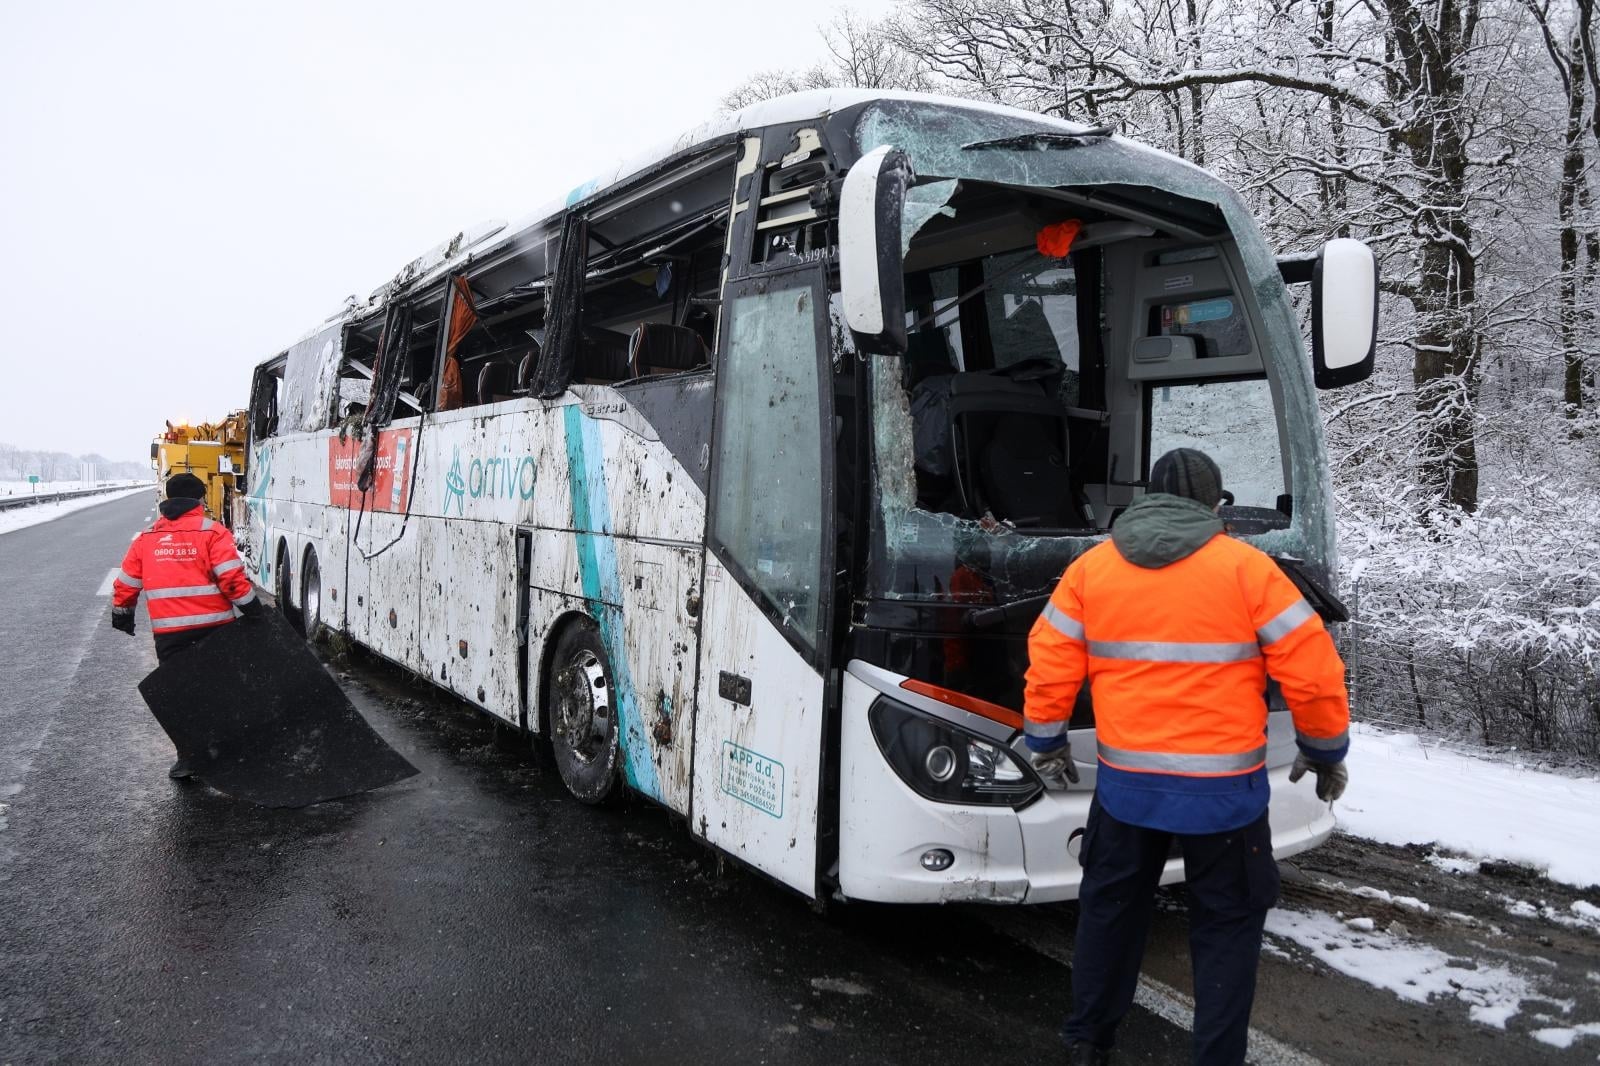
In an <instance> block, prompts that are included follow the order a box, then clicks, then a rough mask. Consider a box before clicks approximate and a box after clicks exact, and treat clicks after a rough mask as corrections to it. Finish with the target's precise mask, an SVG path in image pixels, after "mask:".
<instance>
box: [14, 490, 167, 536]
mask: <svg viewBox="0 0 1600 1066" xmlns="http://www.w3.org/2000/svg"><path fill="white" fill-rule="evenodd" d="M141 492H147V493H149V494H150V507H151V508H152V509H154V508H155V505H156V490H155V486H154V485H136V486H134V487H133V488H127V489H123V490H121V491H120V492H102V493H99V494H97V495H94V496H80V497H78V498H77V499H75V500H58V501H56V502H55V503H41V504H37V505H35V506H33V507H13V508H8V509H6V510H4V511H0V533H12V532H15V531H16V530H19V529H26V528H27V527H28V526H36V525H39V524H40V523H41V522H48V521H50V520H51V519H52V518H60V517H61V516H62V515H64V514H71V513H72V512H73V511H81V510H83V509H84V508H86V507H95V506H98V505H99V504H102V503H108V502H110V501H111V500H120V499H122V498H123V497H125V496H137V495H138V494H139V493H141Z"/></svg>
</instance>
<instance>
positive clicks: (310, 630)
mask: <svg viewBox="0 0 1600 1066" xmlns="http://www.w3.org/2000/svg"><path fill="white" fill-rule="evenodd" d="M300 617H301V618H302V619H304V621H305V627H306V639H307V640H309V641H311V643H313V644H316V643H319V642H320V641H322V639H323V638H325V637H326V636H327V635H328V628H327V626H325V625H323V624H322V567H320V566H318V565H317V550H316V549H315V548H307V549H306V562H305V565H304V566H302V567H301V568H300Z"/></svg>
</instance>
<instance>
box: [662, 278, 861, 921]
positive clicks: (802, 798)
mask: <svg viewBox="0 0 1600 1066" xmlns="http://www.w3.org/2000/svg"><path fill="white" fill-rule="evenodd" d="M723 307H724V314H725V316H726V317H725V318H724V320H723V324H722V331H721V336H722V337H723V338H724V342H723V343H722V344H721V345H719V347H720V355H719V365H718V367H717V383H716V390H717V396H716V408H717V415H716V425H715V432H714V435H713V437H712V468H711V491H710V494H709V498H708V507H709V512H710V513H709V515H708V519H707V532H706V539H707V543H708V545H709V547H710V549H711V550H710V551H709V552H708V553H707V555H706V574H705V583H704V592H703V602H702V613H701V620H700V668H699V672H698V673H699V680H698V683H697V685H698V687H697V692H696V697H697V698H696V710H695V714H696V719H695V731H694V737H695V750H694V786H693V808H692V811H691V820H692V824H693V827H694V830H695V832H697V833H698V834H700V835H701V836H703V837H704V838H705V839H706V840H707V841H709V842H710V843H712V844H714V845H716V846H717V847H719V848H722V849H723V850H725V851H727V852H729V853H730V854H732V855H734V856H736V857H737V858H739V859H741V860H742V861H744V862H747V863H749V864H750V865H751V866H754V867H756V868H757V869H760V870H762V871H764V872H765V873H767V874H769V875H771V876H772V877H774V878H776V879H778V880H779V881H782V882H784V883H785V884H788V885H791V886H792V887H794V888H796V889H799V890H800V891H801V892H803V893H805V894H806V895H807V896H813V895H815V893H816V891H817V841H818V805H819V802H820V799H821V793H822V783H823V772H824V761H823V736H824V732H823V722H824V710H825V700H826V693H827V686H826V685H825V683H824V679H825V677H826V676H827V667H828V664H827V662H826V658H827V649H828V647H829V644H830V641H829V628H830V624H831V622H830V616H831V613H832V608H833V604H832V602H831V601H832V598H833V597H832V589H833V584H832V580H831V576H830V575H832V573H833V569H834V549H833V541H834V537H833V520H832V515H831V511H832V508H831V503H830V501H831V499H832V493H833V484H832V482H833V473H832V471H833V458H832V455H833V437H834V432H833V426H834V417H833V401H832V394H831V389H832V386H831V381H832V377H831V356H830V354H829V352H830V349H829V344H828V341H827V316H826V313H825V312H826V308H827V296H826V290H825V288H824V285H823V272H822V270H821V268H820V267H818V266H807V267H802V268H800V269H797V270H791V271H786V272H784V273H781V274H774V275H768V276H765V277H760V278H753V279H749V280H745V281H740V282H735V283H731V284H730V285H729V286H728V288H727V291H726V293H725V296H724V302H723Z"/></svg>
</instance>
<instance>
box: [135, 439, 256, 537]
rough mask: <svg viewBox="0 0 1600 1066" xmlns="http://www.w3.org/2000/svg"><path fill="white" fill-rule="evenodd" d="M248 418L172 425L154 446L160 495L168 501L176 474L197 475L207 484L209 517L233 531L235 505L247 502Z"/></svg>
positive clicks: (206, 500) (153, 453)
mask: <svg viewBox="0 0 1600 1066" xmlns="http://www.w3.org/2000/svg"><path fill="white" fill-rule="evenodd" d="M245 417H246V416H245V412H243V411H234V412H231V413H230V414H229V415H228V416H227V417H226V418H224V419H223V420H222V421H220V422H201V423H200V424H199V425H195V426H191V425H190V424H189V423H188V422H179V423H178V424H177V425H173V424H172V423H171V422H168V423H167V428H166V431H165V432H164V433H162V434H161V435H160V436H158V437H156V439H155V440H153V441H151V442H150V465H151V466H153V467H154V468H155V471H156V478H157V484H158V485H159V486H161V487H159V488H157V490H156V492H157V494H158V495H160V496H161V497H162V498H163V499H165V494H166V489H165V485H166V483H167V478H169V477H171V476H172V475H173V474H193V475H194V476H195V477H197V478H199V479H200V480H201V481H204V482H205V483H206V495H205V506H206V514H207V515H208V516H210V517H211V518H214V519H216V520H217V521H219V522H221V523H222V524H223V525H225V526H227V527H228V528H229V529H232V528H233V522H234V513H233V512H234V507H235V502H234V501H236V500H242V499H243V496H242V490H243V488H244V463H245V432H246V422H245Z"/></svg>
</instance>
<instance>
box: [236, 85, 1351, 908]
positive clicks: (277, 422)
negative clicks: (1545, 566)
mask: <svg viewBox="0 0 1600 1066" xmlns="http://www.w3.org/2000/svg"><path fill="white" fill-rule="evenodd" d="M1290 271H1298V276H1296V277H1295V279H1294V280H1304V281H1307V282H1309V283H1310V284H1311V286H1312V299H1311V302H1310V312H1311V318H1312V323H1311V325H1312V333H1313V344H1312V351H1311V355H1310V356H1309V357H1308V356H1307V353H1306V350H1305V348H1304V347H1303V345H1302V342H1301V337H1300V327H1299V323H1298V320H1297V317H1296V314H1295V311H1294V310H1293V308H1292V307H1291V304H1290V302H1289V299H1288V294H1287V289H1286V287H1285V279H1284V275H1285V273H1287V272H1290ZM1375 322H1376V275H1375V267H1374V263H1373V259H1372V256H1371V254H1370V253H1369V252H1368V251H1367V250H1366V249H1365V248H1364V247H1363V246H1361V245H1359V244H1357V243H1355V242H1353V241H1334V242H1331V243H1330V244H1329V245H1328V246H1327V247H1326V248H1325V249H1324V250H1323V251H1322V252H1321V253H1320V254H1319V255H1315V256H1305V257H1300V258H1298V259H1295V260H1293V262H1292V264H1290V265H1289V266H1285V267H1284V268H1283V269H1282V270H1280V265H1279V263H1278V261H1277V260H1275V259H1274V257H1273V255H1272V254H1271V253H1270V252H1269V251H1268V249H1267V248H1266V246H1265V245H1264V244H1263V241H1262V238H1261V235H1260V233H1259V232H1258V230H1257V228H1256V225H1255V223H1254V222H1253V221H1252V219H1251V217H1250V215H1249V213H1248V211H1247V210H1246V208H1245V206H1244V204H1243V202H1242V201H1241V200H1240V198H1239V197H1238V196H1237V195H1236V194H1235V193H1234V192H1233V191H1232V190H1230V189H1229V188H1227V187H1226V186H1225V185H1223V184H1222V183H1220V182H1218V181H1217V180H1216V179H1215V178H1212V177H1211V176H1209V175H1207V174H1206V173H1204V172H1203V171H1201V170H1199V169H1197V168H1195V167H1192V166H1190V165H1188V164H1186V163H1184V162H1182V161H1180V160H1177V159H1174V158H1172V157H1169V156H1167V155H1164V154H1162V153H1159V152H1155V151H1152V150H1149V149H1147V148H1144V147H1141V146H1139V145H1136V144H1133V143H1130V142H1128V141H1126V140H1124V139H1121V138H1119V137H1115V136H1112V135H1110V134H1109V133H1108V131H1106V130H1101V129H1086V128H1084V127H1081V126H1076V125H1072V124H1069V123H1065V122H1060V121H1056V120H1053V119H1049V118H1044V117H1040V116H1037V115H1032V114H1027V113H1023V112H1018V111H1012V110H1008V109H1003V108H992V107H982V106H978V105H974V104H971V103H969V102H963V101H957V100H947V99H941V98H936V97H926V96H910V95H896V94H885V93H867V92H858V91H824V92H816V93H806V94H801V95H797V96H790V97H785V98H782V99H779V100H774V101H770V102H768V103H765V104H761V105H758V106H756V107H752V108H749V109H746V110H744V111H741V112H738V113H736V114H732V115H728V116H725V117H722V118H719V119H717V120H715V121H713V122H711V123H709V124H707V125H705V126H702V127H700V128H698V129H696V130H693V131H691V132H690V133H689V134H687V135H685V136H683V137H680V138H679V139H678V140H676V141H674V142H673V143H672V144H671V145H669V146H667V147H666V148H665V149H663V150H662V151H659V152H657V153H654V154H651V155H648V156H645V157H641V158H639V159H637V160H634V161H632V162H630V163H627V164H624V165H622V166H621V167H619V168H618V169H617V171H616V172H615V173H613V174H610V175H608V176H606V177H605V178H604V179H603V180H599V181H595V182H591V183H589V184H587V185H584V186H582V187H581V188H579V189H577V190H574V192H573V193H572V194H571V195H570V196H569V197H567V198H566V200H565V202H564V203H559V204H555V205H552V206H551V207H550V208H549V209H548V210H546V211H544V212H541V213H540V214H538V215H536V216H535V217H534V218H532V219H531V220H529V221H528V222H526V223H525V224H520V225H516V226H510V227H504V226H495V225H490V226H486V227H480V228H479V229H477V230H471V231H467V232H465V233H463V234H462V235H460V236H459V237H458V238H457V239H456V240H455V241H453V242H451V243H450V244H449V245H447V246H444V247H442V248H440V249H438V250H436V251H435V252H434V253H431V254H430V255H428V256H425V257H423V258H422V259H420V260H418V261H416V262H414V263H412V264H411V265H410V266H408V267H407V268H406V269H405V270H404V271H402V273H401V274H400V275H399V276H398V277H397V278H396V279H395V280H394V281H393V282H391V283H390V284H388V285H386V286H385V287H383V288H382V289H380V290H379V291H378V292H376V293H374V294H373V295H372V297H371V298H369V299H367V300H364V301H360V300H355V299H352V300H351V301H350V302H349V304H348V305H347V307H346V308H345V309H344V310H343V311H341V312H340V313H339V314H337V315H335V316H334V317H333V318H331V319H330V320H328V321H327V322H326V323H324V324H323V325H322V326H320V327H318V328H317V329H316V330H314V331H312V332H311V333H310V334H309V335H307V336H306V338H305V339H303V340H302V341H300V342H299V343H297V344H295V345H293V346H292V347H290V348H289V349H287V350H286V351H284V352H282V353H280V354H278V355H276V356H275V357H273V358H271V359H269V360H267V361H266V362H264V363H263V364H262V365H261V366H260V367H259V368H258V369H257V371H256V376H255V381H254V384H253V388H252V395H251V407H250V426H251V434H252V438H251V463H250V466H249V471H250V473H249V479H250V486H249V494H248V500H247V505H248V517H247V527H246V530H245V531H244V532H243V533H242V534H241V537H240V539H241V542H242V543H241V550H242V551H244V552H245V553H246V555H247V558H248V560H249V566H250V568H251V572H252V574H253V576H254V579H255V580H256V582H257V583H258V584H260V585H261V586H262V587H263V588H265V589H268V590H271V591H273V592H275V593H276V595H277V597H278V600H279V603H280V605H281V606H283V607H284V608H285V609H287V610H289V611H291V612H292V614H294V615H297V616H300V617H302V618H303V619H304V622H305V624H306V626H307V627H308V629H310V630H311V631H313V632H316V631H326V630H337V631H339V632H341V633H344V634H346V635H347V636H348V638H349V639H350V640H353V641H355V642H356V643H359V644H361V645H364V646H365V647H367V648H369V649H371V650H372V651H374V652H376V653H378V654H379V655H382V656H384V657H386V658H388V659H391V660H393V661H394V662H396V663H399V664H401V665H403V666H405V667H407V668H409V669H411V670H413V671H415V672H416V673H418V674H420V675H423V676H426V677H427V678H429V679H430V680H432V681H433V682H434V683H435V684H437V685H439V686H441V687H442V688H445V689H448V690H449V691H451V692H453V693H455V694H456V695H458V696H460V697H461V698H463V699H465V700H467V701H469V702H471V703H473V704H475V705H477V706H478V707H480V708H482V709H483V710H484V711H486V712H487V713H489V714H491V715H494V716H495V717H497V718H499V719H502V720H503V721H505V722H507V723H510V724H512V725H515V726H517V727H520V728H522V729H525V730H526V731H527V732H529V733H530V734H534V735H536V736H539V737H541V738H547V739H548V741H549V743H550V744H551V746H552V748H553V751H554V756H555V760H556V763H557V766H558V767H559V770H560V774H561V777H562V779H563V781H564V782H565V783H566V785H567V787H568V788H569V789H570V790H571V791H572V793H573V794H574V795H576V796H577V797H578V798H579V799H581V800H584V801H586V802H597V801H599V800H601V799H604V798H606V797H607V796H609V795H611V794H612V793H614V792H615V791H616V790H618V789H621V788H629V789H632V790H634V791H636V792H638V793H641V794H643V795H644V796H647V797H649V798H650V799H653V800H655V801H656V802H658V803H661V804H663V805H665V806H667V807H669V808H671V809H672V810H673V811H676V812H678V813H680V814H682V815H683V816H684V817H685V819H686V821H687V824H688V826H689V828H690V831H691V832H692V833H694V834H695V835H696V836H698V837H701V838H703V839H704V840H705V841H707V842H708V843H710V844H711V845H713V846H715V847H717V848H719V849H721V850H723V851H724V852H726V853H728V854H729V855H732V856H734V857H736V858H738V859H740V860H742V861H743V862H745V863H747V864H749V865H750V866H752V867H755V868H757V869H759V870H761V871H763V872H765V873H766V874H768V875H770V876H771V877H773V878H775V879H776V880H778V881H780V882H782V883H783V884H786V885H789V886H791V887H793V888H794V889H796V890H798V891H799V892H801V893H803V894H805V895H806V896H809V897H813V898H819V897H825V896H827V897H841V898H846V899H863V900H881V901H941V900H985V901H1019V902H1020V901H1027V902H1032V901H1047V900H1059V899H1065V898H1071V897H1072V896H1074V895H1075V893H1076V890H1077V885H1078V881H1079V876H1080V870H1079V866H1078V863H1077V859H1076V847H1077V838H1078V831H1079V830H1080V828H1081V826H1082V824H1083V822H1084V819H1085V816H1086V813H1087V811H1088V806H1089V799H1090V795H1091V790H1092V788H1093V786H1094V779H1095V743H1094V710H1093V705H1092V699H1091V694H1090V693H1088V692H1085V693H1084V694H1083V695H1082V697H1081V698H1080V702H1079V708H1078V712H1077V716H1076V717H1075V719H1074V722H1073V727H1074V728H1073V732H1072V747H1073V751H1074V753H1075V755H1076V757H1077V759H1078V760H1079V770H1080V773H1081V775H1082V784H1081V785H1080V786H1077V787H1074V788H1073V789H1071V790H1070V791H1066V792H1046V790H1045V789H1044V788H1043V787H1042V786H1041V784H1040V783H1039V781H1038V780H1037V779H1035V778H1034V776H1033V775H1032V773H1031V771H1030V770H1029V769H1028V768H1027V766H1026V765H1025V762H1024V761H1023V760H1022V759H1020V758H1019V757H1018V756H1017V755H1015V754H1014V753H1013V750H1012V748H1013V745H1014V744H1016V742H1017V741H1018V739H1019V731H1020V727H1021V716H1020V710H1021V690H1022V675H1023V670H1024V668H1025V665H1026V645H1025V640H1026V638H1025V634H1026V631H1027V628H1028V626H1029V624H1030V623H1031V621H1032V620H1033V618H1034V617H1035V616H1036V615H1037V613H1038V611H1039V610H1040V608H1041V606H1042V604H1043V602H1044V597H1045V596H1046V595H1047V594H1048V593H1049V591H1050V589H1051V588H1052V587H1053V585H1054V583H1055V581H1056V580H1057V578H1058V577H1059V575H1060V574H1061V572H1062V570H1063V568H1064V567H1065V566H1066V565H1067V563H1068V562H1069V561H1071V560H1072V559H1073V558H1074V557H1075V556H1076V555H1078V554H1079V553H1081V552H1083V551H1084V550H1086V549H1087V548H1088V547H1090V546H1091V545H1093V544H1095V543H1096V542H1098V541H1099V540H1100V539H1102V538H1103V537H1105V536H1106V534H1107V531H1108V529H1109V528H1110V526H1111V524H1112V523H1113V522H1114V521H1115V519H1116V517H1117V515H1118V514H1119V513H1120V512H1121V510H1122V509H1124V508H1125V507H1126V506H1127V505H1128V504H1129V503H1130V502H1131V501H1132V500H1134V499H1135V498H1136V497H1137V496H1138V495H1139V494H1140V493H1141V492H1142V491H1143V479H1144V478H1145V476H1146V474H1147V471H1148V468H1149V464H1150V462H1151V459H1152V457H1153V456H1156V455H1159V454H1160V453H1161V452H1162V451H1164V450H1166V449H1168V448H1170V447H1173V446H1176V445H1179V444H1189V445H1195V446H1199V447H1202V448H1205V449H1207V450H1208V451H1210V452H1211V453H1212V454H1213V455H1214V456H1216V457H1217V458H1218V459H1219V461H1220V462H1221V464H1222V467H1223V469H1224V472H1225V477H1226V480H1227V483H1228V486H1229V488H1230V489H1231V491H1232V493H1233V495H1232V497H1231V498H1230V499H1229V501H1228V505H1227V506H1225V507H1224V508H1223V516H1224V518H1225V519H1226V520H1227V521H1228V523H1229V524H1230V525H1231V527H1232V529H1233V532H1234V533H1235V535H1238V536H1242V537H1246V538H1248V539H1249V540H1250V541H1251V542H1252V543H1255V544H1256V545H1258V546H1259V547H1261V548H1262V549H1264V550H1266V551H1268V552H1270V553H1272V554H1273V555H1274V556H1277V557H1279V558H1280V559H1283V560H1285V566H1286V568H1287V569H1289V570H1290V571H1291V573H1292V574H1293V575H1294V576H1295V577H1296V578H1297V580H1298V581H1299V582H1300V583H1301V584H1302V587H1303V588H1306V589H1308V590H1309V594H1310V595H1312V596H1313V599H1314V601H1315V602H1317V603H1319V605H1320V607H1321V609H1324V610H1326V611H1327V612H1328V613H1329V614H1330V615H1331V614H1334V613H1336V612H1337V610H1338V607H1337V601H1336V600H1334V599H1333V598H1332V597H1331V595H1327V594H1321V589H1323V588H1325V587H1326V586H1327V584H1328V582H1329V579H1330V573H1331V570H1332V567H1333V561H1334V556H1333V553H1334V536H1333V521H1332V516H1331V513H1330V501H1329V494H1330V489H1329V482H1328V474H1327V468H1326V460H1325V457H1324V452H1323V444H1322V436H1321V430H1320V426H1319V422H1318V415H1317V407H1316V401H1315V392H1314V385H1317V386H1323V387H1331V386H1336V385H1340V384H1344V383H1347V382H1351V381H1356V380H1359V379H1361V378H1362V377H1364V376H1365V375H1366V374H1367V373H1369V372H1370V369H1371V366H1372V358H1373V345H1374V337H1375ZM1268 700H1269V702H1270V703H1272V706H1273V707H1275V708H1277V709H1276V710H1275V711H1274V713H1272V715H1271V728H1270V736H1269V756H1268V765H1269V768H1270V774H1271V779H1272V783H1273V786H1274V788H1273V801H1272V808H1271V819H1272V825H1273V830H1274V834H1275V838H1274V840H1275V847H1276V849H1277V851H1278V853H1279V854H1280V855H1287V854H1291V853H1293V852H1296V851H1299V850H1302V849H1304V848H1307V847H1310V846H1312V845H1314V844H1316V843H1317V842H1319V841H1320V840H1322V839H1323V838H1324V837H1325V836H1326V835H1327V834H1328V833H1329V832H1330V831H1331V829H1332V825H1333V819H1332V815H1331V814H1330V813H1329V811H1328V809H1327V807H1326V805H1324V804H1320V803H1318V802H1317V801H1316V800H1315V798H1314V797H1313V795H1312V792H1311V789H1310V787H1309V784H1303V785H1301V786H1300V787H1291V786H1289V785H1288V784H1287V782H1286V780H1285V778H1286V775H1287V771H1288V767H1289V764H1290V762H1291V761H1292V759H1293V756H1294V739H1293V738H1294V734H1293V727H1292V724H1291V723H1290V722H1289V720H1288V715H1287V712H1285V711H1283V710H1282V709H1281V702H1278V701H1277V697H1276V695H1275V693H1270V692H1269V694H1268ZM1181 876H1182V870H1181V863H1180V862H1179V861H1177V860H1174V862H1173V863H1171V864H1169V866H1168V868H1167V871H1166V879H1167V880H1169V881H1171V880H1177V879H1179V878H1180V877H1181Z"/></svg>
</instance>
